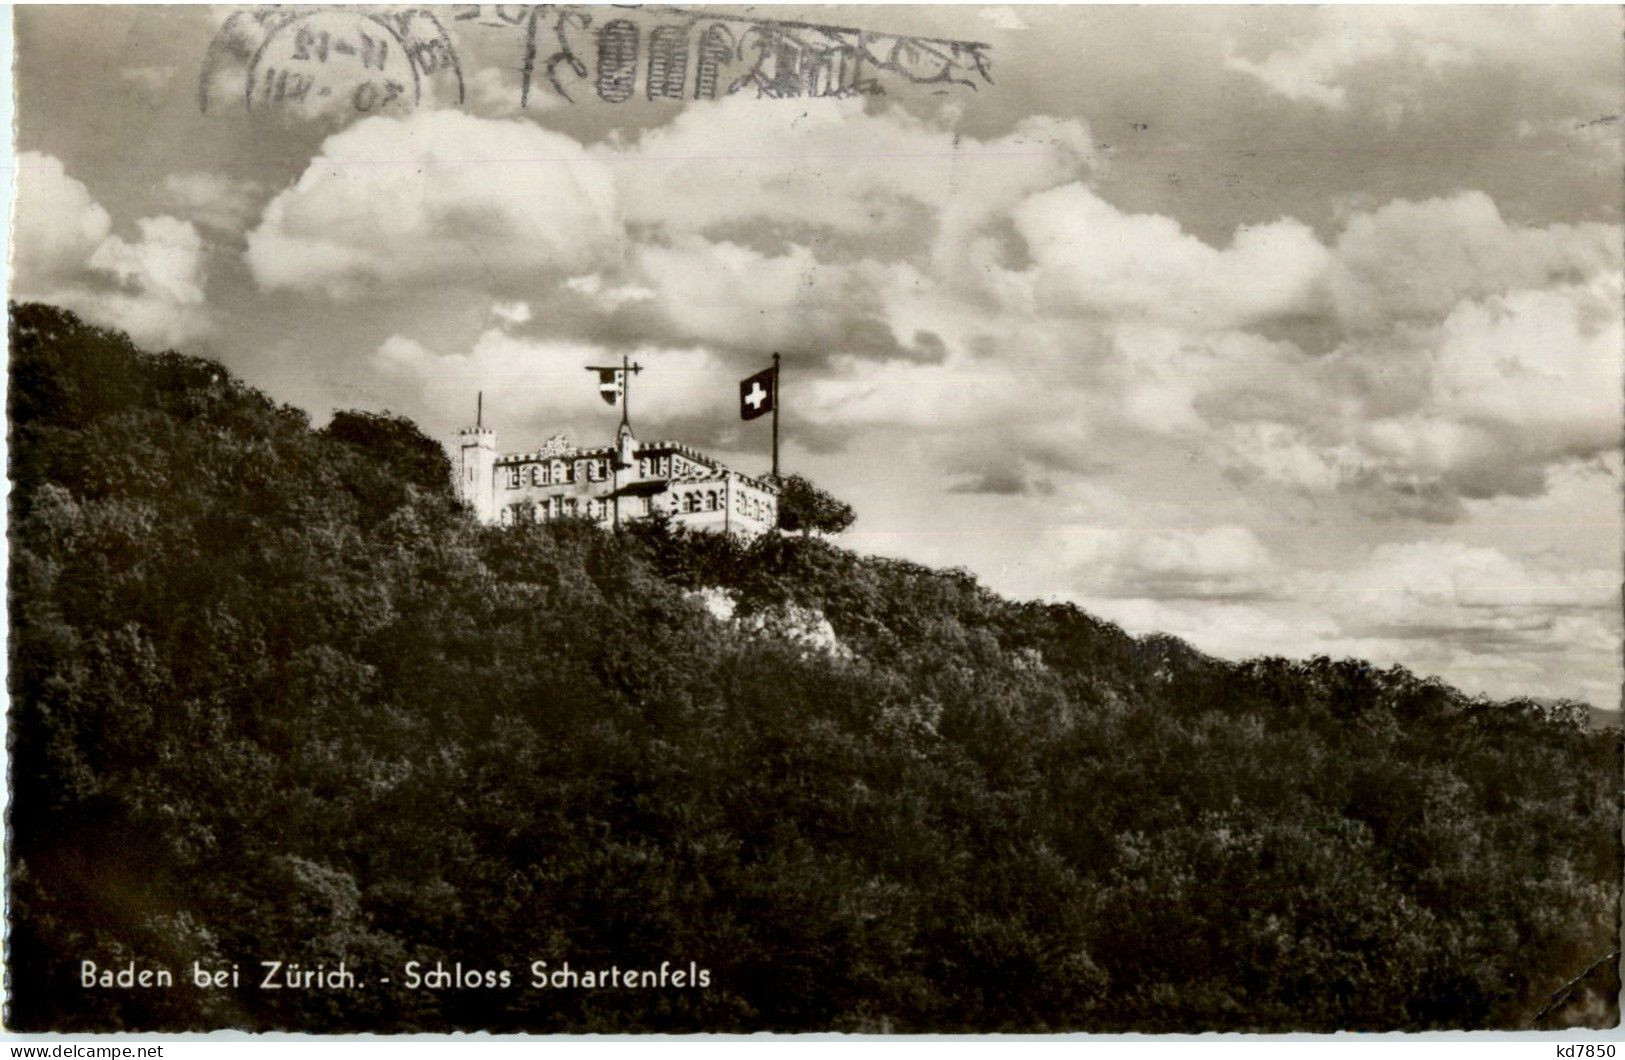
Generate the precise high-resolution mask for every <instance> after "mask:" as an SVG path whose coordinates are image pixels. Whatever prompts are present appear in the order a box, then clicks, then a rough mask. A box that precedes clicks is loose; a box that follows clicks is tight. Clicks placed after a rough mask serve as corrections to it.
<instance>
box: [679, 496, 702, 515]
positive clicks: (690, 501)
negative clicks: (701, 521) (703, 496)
mask: <svg viewBox="0 0 1625 1060" xmlns="http://www.w3.org/2000/svg"><path fill="white" fill-rule="evenodd" d="M699 509H700V498H699V495H698V494H695V493H685V494H683V511H685V512H696V511H699Z"/></svg>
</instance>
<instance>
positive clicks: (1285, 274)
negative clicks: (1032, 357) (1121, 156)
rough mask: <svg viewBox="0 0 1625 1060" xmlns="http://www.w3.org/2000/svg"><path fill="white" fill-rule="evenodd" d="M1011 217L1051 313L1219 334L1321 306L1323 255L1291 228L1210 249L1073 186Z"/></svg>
mask: <svg viewBox="0 0 1625 1060" xmlns="http://www.w3.org/2000/svg"><path fill="white" fill-rule="evenodd" d="M1013 216H1014V220H1015V225H1016V228H1017V230H1018V231H1019V232H1020V233H1021V235H1022V238H1023V239H1025V240H1026V243H1027V247H1028V249H1029V251H1030V252H1031V254H1032V257H1033V259H1034V261H1035V263H1036V264H1035V271H1036V276H1035V283H1036V290H1035V294H1036V297H1037V300H1038V303H1039V305H1040V307H1041V308H1043V309H1045V310H1048V311H1050V312H1058V313H1084V314H1095V315H1098V316H1101V317H1105V318H1107V319H1114V320H1115V319H1128V320H1158V321H1165V322H1178V323H1183V324H1188V325H1192V326H1197V327H1223V326H1235V325H1239V324H1245V323H1248V322H1251V321H1256V320H1260V319H1267V318H1269V317H1272V316H1281V315H1289V314H1303V313H1309V312H1312V311H1314V310H1316V309H1317V308H1319V305H1320V302H1321V294H1322V283H1323V280H1324V276H1325V272H1326V268H1327V265H1328V263H1329V255H1328V253H1327V250H1326V248H1325V247H1324V246H1322V245H1321V243H1320V240H1319V239H1318V238H1316V236H1315V234H1314V232H1313V231H1312V230H1311V229H1310V228H1309V227H1308V226H1307V225H1304V224H1300V223H1299V222H1297V221H1292V220H1282V221H1276V222H1273V223H1271V224H1267V225H1260V226H1257V227H1252V228H1244V229H1241V230H1239V231H1238V232H1236V234H1235V237H1234V238H1233V239H1232V241H1231V243H1230V245H1229V246H1228V247H1226V248H1223V249H1218V248H1214V247H1211V246H1209V245H1208V244H1206V243H1204V242H1202V241H1201V240H1200V239H1197V238H1196V237H1194V236H1191V235H1188V234H1186V233H1185V232H1183V231H1181V229H1180V227H1179V225H1178V223H1176V222H1175V221H1173V220H1172V219H1170V218H1167V217H1162V216H1158V215H1155V214H1131V213H1125V212H1123V211H1121V210H1119V209H1117V208H1116V207H1114V206H1112V205H1111V204H1110V203H1108V202H1106V201H1105V200H1104V199H1102V198H1100V197H1099V196H1098V195H1096V194H1095V193H1094V192H1092V191H1091V190H1089V188H1087V187H1085V186H1084V185H1082V184H1076V183H1074V184H1068V185H1066V186H1064V187H1060V188H1056V189H1054V190H1051V191H1046V192H1042V193H1040V194H1036V195H1033V196H1031V197H1029V198H1027V199H1026V200H1025V201H1024V202H1022V203H1021V205H1020V206H1018V207H1016V209H1015V210H1014V212H1013Z"/></svg>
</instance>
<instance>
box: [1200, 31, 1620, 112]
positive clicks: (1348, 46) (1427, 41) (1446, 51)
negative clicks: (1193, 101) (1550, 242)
mask: <svg viewBox="0 0 1625 1060" xmlns="http://www.w3.org/2000/svg"><path fill="white" fill-rule="evenodd" d="M1308 17H1309V19H1310V24H1309V27H1308V30H1307V32H1305V33H1302V34H1299V35H1297V36H1296V37H1295V38H1294V39H1292V40H1290V41H1289V42H1287V43H1285V44H1280V43H1279V42H1275V44H1276V46H1268V45H1266V46H1265V48H1262V49H1255V48H1249V47H1246V46H1244V45H1243V44H1242V43H1240V42H1238V41H1237V40H1234V39H1232V40H1231V41H1229V42H1228V47H1227V51H1228V55H1227V57H1226V60H1225V65H1226V67H1227V68H1228V69H1230V70H1233V71H1236V72H1237V73H1240V74H1243V75H1246V76H1248V77H1251V78H1253V79H1255V80H1256V81H1257V82H1258V83H1259V84H1261V85H1262V86H1264V87H1265V88H1266V89H1268V90H1269V91H1270V92H1272V93H1274V94H1276V95H1279V96H1281V97H1283V98H1285V99H1288V100H1291V101H1293V102H1297V103H1304V104H1309V105H1313V106H1318V107H1322V108H1325V109H1328V110H1334V111H1342V110H1348V109H1350V108H1351V107H1352V106H1353V105H1354V104H1355V103H1357V102H1359V101H1360V100H1359V98H1358V96H1359V94H1364V95H1365V96H1366V97H1367V101H1368V102H1370V103H1372V104H1374V105H1375V106H1376V107H1377V108H1379V109H1389V110H1390V111H1391V110H1392V108H1394V107H1396V106H1397V105H1399V104H1400V100H1401V98H1402V95H1403V94H1404V93H1406V92H1407V91H1409V92H1414V91H1415V88H1416V86H1417V85H1418V84H1427V83H1429V82H1430V81H1431V82H1435V83H1437V82H1439V81H1442V80H1444V79H1447V78H1463V77H1468V76H1471V75H1472V74H1473V73H1474V72H1475V71H1480V70H1488V71H1492V72H1494V73H1495V74H1496V75H1497V76H1499V77H1501V78H1502V79H1503V80H1505V79H1507V78H1509V77H1523V78H1527V79H1529V80H1530V81H1531V82H1532V83H1534V84H1538V85H1542V86H1543V87H1546V88H1548V89H1557V90H1558V91H1559V92H1560V93H1561V94H1562V95H1565V96H1568V97H1569V98H1570V99H1576V98H1581V99H1590V100H1591V101H1592V102H1593V103H1595V104H1601V105H1605V106H1615V105H1617V103H1609V102H1607V101H1608V100H1609V99H1610V98H1612V97H1616V96H1617V94H1618V87H1617V83H1618V77H1619V74H1618V49H1617V48H1612V47H1610V46H1609V45H1608V43H1607V42H1608V41H1609V40H1611V39H1617V38H1618V35H1619V28H1620V26H1619V17H1618V12H1617V11H1609V10H1606V9H1593V10H1590V11H1586V10H1583V9H1577V8H1569V9H1561V10H1560V9H1552V10H1551V11H1549V12H1543V13H1542V16H1541V17H1540V18H1531V17H1529V15H1528V13H1527V12H1525V11H1519V10H1517V9H1515V8H1496V7H1487V6H1484V7H1458V8H1424V7H1397V6H1396V7H1381V8H1358V7H1347V8H1337V7H1329V8H1320V9H1316V10H1315V11H1314V12H1313V13H1311V14H1310V15H1309V16H1308ZM1584 41H1594V42H1595V46H1593V47H1577V45H1578V44H1579V43H1580V42H1584Z"/></svg>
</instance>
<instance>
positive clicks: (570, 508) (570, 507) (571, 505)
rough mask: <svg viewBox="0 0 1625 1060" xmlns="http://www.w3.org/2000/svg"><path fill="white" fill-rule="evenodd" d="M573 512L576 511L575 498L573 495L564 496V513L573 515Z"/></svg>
mask: <svg viewBox="0 0 1625 1060" xmlns="http://www.w3.org/2000/svg"><path fill="white" fill-rule="evenodd" d="M575 513H576V499H575V498H574V497H566V498H564V514H565V515H574V514H575Z"/></svg>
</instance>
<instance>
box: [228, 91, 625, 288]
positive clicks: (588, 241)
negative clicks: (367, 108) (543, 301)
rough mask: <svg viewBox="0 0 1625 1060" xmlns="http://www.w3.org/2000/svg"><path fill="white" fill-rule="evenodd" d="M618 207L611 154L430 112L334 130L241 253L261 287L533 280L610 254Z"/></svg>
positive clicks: (526, 130)
mask: <svg viewBox="0 0 1625 1060" xmlns="http://www.w3.org/2000/svg"><path fill="white" fill-rule="evenodd" d="M617 214H618V210H617V204H616V200H615V193H614V188H613V185H612V183H611V181H610V179H609V175H608V172H607V170H606V169H605V167H604V165H603V163H602V162H600V161H598V160H596V159H595V158H593V157H592V156H591V155H590V154H589V153H588V152H587V151H586V149H584V148H583V147H582V146H581V145H580V144H579V143H577V142H576V141H575V140H573V139H571V138H570V137H567V136H563V135H560V134H558V133H553V132H548V131H546V130H543V129H540V128H538V127H536V126H535V125H533V124H531V123H528V122H523V121H491V120H483V119H479V118H473V117H469V116H467V115H464V114H461V113H459V112H457V111H450V110H439V111H435V110H423V111H418V112H415V113H413V114H411V115H409V116H407V117H405V118H386V117H378V118H371V119H368V120H366V121H362V122H359V123H357V124H355V125H353V126H351V127H350V128H348V129H345V130H344V131H343V132H340V133H337V134H335V135H333V136H330V137H328V139H327V140H326V141H325V142H324V143H323V144H322V148H321V150H320V152H319V153H318V154H317V155H316V157H315V158H314V159H312V160H311V163H310V165H309V166H308V167H307V168H306V170H305V172H304V174H303V175H302V176H301V177H300V178H299V180H298V182H297V183H295V184H294V185H293V186H292V187H290V188H287V189H286V190H284V191H282V192H281V193H279V194H278V195H277V196H276V197H275V198H274V199H272V200H271V202H270V203H269V204H268V205H267V206H266V208H265V213H264V215H263V217H262V218H261V219H260V222H259V224H258V225H257V226H256V227H255V228H254V229H253V230H252V231H251V232H249V233H248V253H247V260H248V264H249V267H250V269H252V271H253V274H254V277H255V279H257V280H258V281H259V283H260V284H261V285H262V286H264V287H266V288H287V289H293V290H299V291H305V292H316V293H327V294H330V295H332V296H333V297H336V298H350V297H355V296H357V295H359V294H360V293H362V292H365V291H370V290H381V289H384V288H391V289H398V288H400V287H403V286H411V285H422V284H431V283H438V284H467V285H470V286H481V285H490V284H492V283H501V282H502V281H503V280H504V279H507V280H509V281H511V279H512V278H513V277H516V276H522V277H525V278H526V280H528V281H530V282H535V280H536V279H538V278H541V277H546V276H561V275H570V274H574V273H580V272H584V271H588V270H590V269H592V268H594V267H597V266H600V265H603V264H606V263H610V262H612V261H613V260H614V259H615V257H616V256H617V254H618V253H619V250H620V246H619V239H620V236H621V228H620V221H619V218H618V216H617ZM499 273H500V274H501V275H500V276H499V275H498V274H499Z"/></svg>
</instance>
